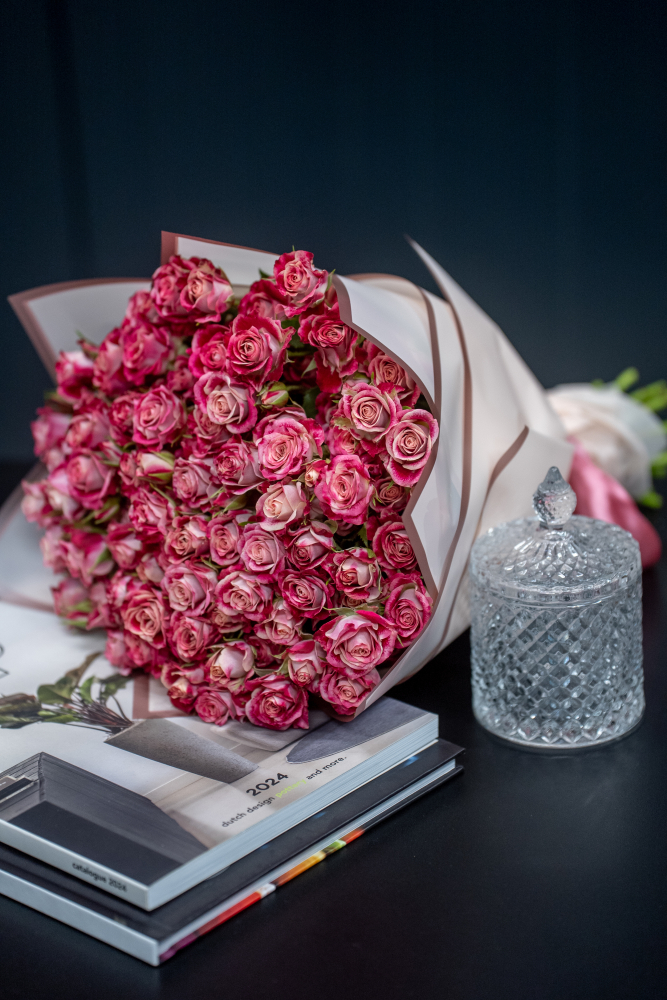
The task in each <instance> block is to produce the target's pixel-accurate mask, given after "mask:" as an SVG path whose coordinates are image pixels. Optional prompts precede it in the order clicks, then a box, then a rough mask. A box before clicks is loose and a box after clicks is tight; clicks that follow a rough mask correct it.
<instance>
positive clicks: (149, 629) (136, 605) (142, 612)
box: [120, 584, 168, 646]
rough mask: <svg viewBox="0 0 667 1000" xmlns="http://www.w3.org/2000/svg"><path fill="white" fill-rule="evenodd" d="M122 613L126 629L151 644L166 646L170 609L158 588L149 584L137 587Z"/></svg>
mask: <svg viewBox="0 0 667 1000" xmlns="http://www.w3.org/2000/svg"><path fill="white" fill-rule="evenodd" d="M120 613H121V617H122V619H123V624H124V626H125V629H126V631H128V632H131V633H132V634H133V635H136V636H137V637H138V638H139V639H143V641H144V642H146V643H148V645H149V646H164V643H165V639H164V627H165V623H166V621H167V617H168V611H167V608H166V605H165V603H164V598H163V597H162V594H160V592H159V591H158V590H156V589H155V588H154V587H151V586H150V585H149V584H143V585H142V586H140V587H137V588H136V589H135V590H133V592H132V593H131V594H130V596H129V597H128V599H127V601H126V603H125V604H124V605H123V607H122V608H121V612H120Z"/></svg>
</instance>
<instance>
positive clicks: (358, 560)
mask: <svg viewBox="0 0 667 1000" xmlns="http://www.w3.org/2000/svg"><path fill="white" fill-rule="evenodd" d="M331 573H332V576H333V581H334V585H335V586H336V588H337V589H338V590H340V591H341V593H343V594H345V595H346V596H347V597H351V598H352V599H353V600H355V601H376V600H377V599H378V597H379V596H380V582H381V574H380V566H379V563H378V561H377V559H376V558H375V557H374V556H372V555H370V553H369V552H368V550H367V549H361V548H357V549H346V550H345V551H344V552H336V553H334V555H333V557H332V569H331Z"/></svg>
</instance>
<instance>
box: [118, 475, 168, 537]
mask: <svg viewBox="0 0 667 1000" xmlns="http://www.w3.org/2000/svg"><path fill="white" fill-rule="evenodd" d="M128 515H129V518H130V521H131V522H132V524H133V525H134V527H135V530H136V531H137V533H138V534H139V535H140V536H141V537H142V538H144V539H146V540H147V541H148V540H152V541H156V542H161V541H162V538H161V537H160V536H164V535H166V534H167V531H168V529H169V525H170V524H171V521H172V518H173V516H174V504H173V503H172V502H170V501H169V500H166V499H165V498H164V497H163V496H162V495H161V494H160V493H156V492H155V490H150V489H147V488H146V487H140V488H139V489H138V490H137V491H136V492H135V493H134V494H133V495H132V496H131V498H130V507H129V510H128Z"/></svg>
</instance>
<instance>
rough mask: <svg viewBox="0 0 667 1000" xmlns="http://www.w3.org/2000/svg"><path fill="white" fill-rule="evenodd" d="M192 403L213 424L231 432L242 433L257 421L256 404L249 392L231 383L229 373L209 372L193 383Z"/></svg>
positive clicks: (243, 387)
mask: <svg viewBox="0 0 667 1000" xmlns="http://www.w3.org/2000/svg"><path fill="white" fill-rule="evenodd" d="M194 394H195V402H196V404H197V406H198V407H199V409H200V410H201V411H202V412H203V413H205V414H206V415H207V417H208V418H209V420H210V421H211V422H212V423H214V424H220V425H223V426H224V427H226V428H227V430H228V431H230V432H231V433H232V434H244V433H245V432H246V431H248V430H250V428H251V427H254V425H255V424H256V422H257V407H256V406H255V401H254V399H253V397H252V393H249V392H248V389H247V388H246V387H245V386H242V385H235V384H234V383H232V381H231V379H230V377H229V375H226V374H220V373H218V372H208V373H207V374H206V375H202V377H201V378H200V379H199V380H198V381H197V382H196V383H195V388H194Z"/></svg>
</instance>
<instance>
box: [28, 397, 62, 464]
mask: <svg viewBox="0 0 667 1000" xmlns="http://www.w3.org/2000/svg"><path fill="white" fill-rule="evenodd" d="M71 419H72V415H71V414H70V413H58V412H56V410H52V409H51V407H50V406H43V407H42V408H41V409H39V410H37V419H36V420H33V421H32V423H31V424H30V429H31V431H32V436H33V439H34V441H35V455H38V456H39V457H40V458H41V457H42V455H45V454H46V453H47V452H48V451H51V449H53V448H58V447H59V446H60V445H61V444H62V442H63V440H64V438H65V435H66V433H67V428H68V427H69V425H70V421H71ZM58 464H60V463H58Z"/></svg>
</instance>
